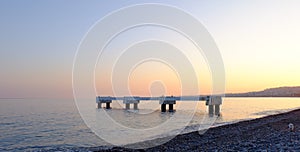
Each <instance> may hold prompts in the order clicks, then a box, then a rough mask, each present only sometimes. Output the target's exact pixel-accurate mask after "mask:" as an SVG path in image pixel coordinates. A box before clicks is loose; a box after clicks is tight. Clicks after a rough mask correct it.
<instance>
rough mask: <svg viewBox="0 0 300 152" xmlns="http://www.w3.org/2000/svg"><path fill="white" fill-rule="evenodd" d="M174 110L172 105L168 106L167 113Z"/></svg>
mask: <svg viewBox="0 0 300 152" xmlns="http://www.w3.org/2000/svg"><path fill="white" fill-rule="evenodd" d="M173 111H174V109H173V104H169V112H173Z"/></svg>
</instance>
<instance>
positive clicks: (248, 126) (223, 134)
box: [90, 109, 300, 152]
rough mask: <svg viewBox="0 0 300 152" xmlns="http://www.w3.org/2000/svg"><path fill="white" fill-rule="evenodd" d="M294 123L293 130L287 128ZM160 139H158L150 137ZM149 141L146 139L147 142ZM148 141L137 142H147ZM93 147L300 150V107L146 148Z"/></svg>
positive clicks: (188, 134) (177, 149)
mask: <svg viewBox="0 0 300 152" xmlns="http://www.w3.org/2000/svg"><path fill="white" fill-rule="evenodd" d="M289 123H293V124H294V126H295V131H294V132H291V131H289V129H288V124H289ZM153 141H154V142H156V143H159V142H160V141H161V139H155V140H152V141H151V143H153ZM148 143H149V142H148ZM148 143H147V142H141V143H137V145H140V144H148ZM90 150H92V151H153V152H154V151H216V150H217V151H262V150H266V151H300V109H298V110H293V111H290V112H286V113H281V114H276V115H270V116H266V117H263V118H258V119H253V120H247V121H242V122H238V123H234V124H229V125H224V126H220V127H215V128H211V129H209V130H207V132H205V133H204V134H199V133H198V131H196V132H191V133H187V134H182V135H178V136H176V137H175V138H173V139H171V140H170V141H169V142H167V143H165V144H162V145H159V146H156V147H152V148H149V149H139V150H132V149H126V148H123V147H111V148H107V147H106V148H104V149H103V148H101V147H97V148H91V149H90Z"/></svg>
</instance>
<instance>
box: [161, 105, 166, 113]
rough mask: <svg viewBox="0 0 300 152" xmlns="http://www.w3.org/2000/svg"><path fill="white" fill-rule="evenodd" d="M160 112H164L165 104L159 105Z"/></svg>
mask: <svg viewBox="0 0 300 152" xmlns="http://www.w3.org/2000/svg"><path fill="white" fill-rule="evenodd" d="M161 112H166V104H161Z"/></svg>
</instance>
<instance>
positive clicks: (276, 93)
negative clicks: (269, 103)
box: [226, 87, 300, 97]
mask: <svg viewBox="0 0 300 152" xmlns="http://www.w3.org/2000/svg"><path fill="white" fill-rule="evenodd" d="M226 97H300V87H278V88H269V89H265V90H263V91H256V92H247V93H228V94H226Z"/></svg>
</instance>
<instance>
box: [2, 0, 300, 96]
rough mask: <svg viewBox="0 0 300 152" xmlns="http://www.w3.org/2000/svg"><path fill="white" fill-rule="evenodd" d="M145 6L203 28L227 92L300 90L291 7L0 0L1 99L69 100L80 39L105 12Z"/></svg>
mask: <svg viewBox="0 0 300 152" xmlns="http://www.w3.org/2000/svg"><path fill="white" fill-rule="evenodd" d="M144 2H150V3H162V4H167V5H172V6H176V7H178V8H180V9H183V10H184V11H187V12H188V13H190V14H192V15H193V16H194V17H196V18H197V19H198V20H199V21H201V22H202V24H203V25H204V26H205V27H206V28H207V30H208V31H209V32H210V33H211V35H212V36H213V37H214V39H215V41H216V43H217V45H218V47H219V49H220V52H221V54H222V56H223V59H224V64H225V70H226V76H227V86H228V88H227V90H228V92H243V91H250V90H259V89H263V88H267V87H276V86H282V85H300V81H299V80H298V76H299V72H297V71H298V70H297V68H298V67H299V65H300V63H299V61H298V58H299V57H300V53H299V52H300V50H299V49H300V47H299V45H298V41H299V39H300V30H299V27H300V21H299V18H300V10H299V7H300V2H299V1H296V0H295V1H292V0H288V1H283V0H281V1H278V0H277V1H276V0H274V1H271V0H266V1H258V0H254V1H253V0H251V1H250V0H249V1H237V0H236V1H233V0H231V1H226V2H225V1H200V2H199V1H89V2H88V3H86V2H84V1H71V0H69V1H67V0H66V1H58V0H43V1H37V0H35V1H32V0H27V1H17V0H1V1H0V19H1V24H0V33H1V35H0V42H1V43H0V51H1V56H0V69H1V79H0V84H1V86H0V97H57V98H59V97H70V96H72V84H71V83H72V82H71V81H72V79H71V77H72V64H73V59H74V56H75V53H76V49H77V47H78V45H79V43H80V41H81V39H82V38H83V36H84V35H85V33H86V32H87V31H88V30H89V28H90V27H91V26H92V25H93V24H94V23H96V22H97V21H98V20H99V19H101V18H103V17H104V16H105V15H106V14H108V13H110V12H111V11H114V10H117V9H119V8H122V7H124V6H128V5H132V4H142V3H144ZM250 79H251V81H250V82H249V80H250ZM242 84H244V85H242ZM245 86H247V87H245Z"/></svg>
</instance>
